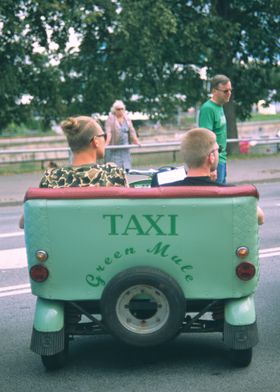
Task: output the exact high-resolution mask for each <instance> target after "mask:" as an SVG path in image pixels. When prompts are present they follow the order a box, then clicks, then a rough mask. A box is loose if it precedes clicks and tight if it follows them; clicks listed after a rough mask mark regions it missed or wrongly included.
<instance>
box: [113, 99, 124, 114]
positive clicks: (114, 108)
mask: <svg viewBox="0 0 280 392" xmlns="http://www.w3.org/2000/svg"><path fill="white" fill-rule="evenodd" d="M120 106H121V107H123V108H124V110H125V104H124V103H123V101H121V100H119V99H118V100H117V101H115V102H114V103H113V105H112V107H111V109H110V112H111V113H112V114H116V109H117V107H120Z"/></svg>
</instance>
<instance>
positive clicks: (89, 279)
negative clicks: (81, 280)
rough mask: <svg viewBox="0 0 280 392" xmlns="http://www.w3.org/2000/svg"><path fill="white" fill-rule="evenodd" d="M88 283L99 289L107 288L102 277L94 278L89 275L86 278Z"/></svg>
mask: <svg viewBox="0 0 280 392" xmlns="http://www.w3.org/2000/svg"><path fill="white" fill-rule="evenodd" d="M86 281H87V283H88V284H89V285H90V286H93V287H98V286H100V285H101V286H105V281H104V280H103V279H102V278H101V276H93V275H91V274H88V275H87V276H86Z"/></svg>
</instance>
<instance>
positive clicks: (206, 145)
mask: <svg viewBox="0 0 280 392" xmlns="http://www.w3.org/2000/svg"><path fill="white" fill-rule="evenodd" d="M181 154H182V157H183V160H184V163H185V165H186V166H187V167H188V173H187V174H186V176H185V178H183V179H180V180H178V181H176V180H175V181H173V182H169V183H164V184H162V185H163V186H184V185H185V186H197V185H202V186H227V185H225V184H219V183H217V182H214V181H212V180H211V173H212V172H214V171H215V170H216V169H217V166H218V162H219V145H218V144H217V141H216V135H215V133H214V132H212V131H209V129H205V128H194V129H191V130H190V131H187V132H186V134H185V135H184V136H183V139H182V142H181ZM228 186H229V185H228ZM257 217H258V223H259V225H262V224H263V223H264V213H263V211H262V209H261V208H260V207H258V208H257Z"/></svg>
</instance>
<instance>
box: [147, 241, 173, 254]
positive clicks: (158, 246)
mask: <svg viewBox="0 0 280 392" xmlns="http://www.w3.org/2000/svg"><path fill="white" fill-rule="evenodd" d="M169 247H170V245H165V246H162V242H158V243H157V244H156V245H155V246H154V247H153V249H147V252H148V253H154V254H155V255H157V254H158V253H160V255H161V256H162V257H167V256H168V254H166V252H167V249H168V248H169Z"/></svg>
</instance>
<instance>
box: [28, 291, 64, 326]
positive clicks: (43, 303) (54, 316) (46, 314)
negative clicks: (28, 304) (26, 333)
mask: <svg viewBox="0 0 280 392" xmlns="http://www.w3.org/2000/svg"><path fill="white" fill-rule="evenodd" d="M63 327H64V304H63V302H61V301H50V300H47V299H43V298H38V299H37V303H36V310H35V317H34V328H35V329H36V330H37V331H39V332H57V331H60V330H61V329H62V328H63Z"/></svg>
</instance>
